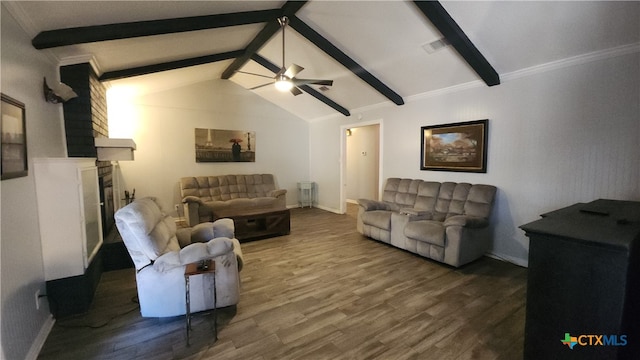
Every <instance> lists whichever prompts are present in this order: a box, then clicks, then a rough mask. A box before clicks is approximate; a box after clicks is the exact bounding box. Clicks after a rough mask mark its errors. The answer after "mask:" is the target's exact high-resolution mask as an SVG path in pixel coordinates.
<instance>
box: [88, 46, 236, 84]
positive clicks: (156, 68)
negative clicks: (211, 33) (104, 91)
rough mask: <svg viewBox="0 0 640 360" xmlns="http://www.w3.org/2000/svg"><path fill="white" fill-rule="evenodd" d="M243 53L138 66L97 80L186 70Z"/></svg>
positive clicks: (228, 53) (116, 71)
mask: <svg viewBox="0 0 640 360" xmlns="http://www.w3.org/2000/svg"><path fill="white" fill-rule="evenodd" d="M243 53H244V50H236V51H229V52H225V53H219V54H212V55H205V56H199V57H195V58H190V59H182V60H176V61H169V62H163V63H158V64H152V65H145V66H139V67H134V68H130V69H123V70H115V71H107V72H105V73H104V74H102V76H100V78H99V80H100V81H107V80H117V79H124V78H129V77H133V76H140V75H147V74H152V73H157V72H161V71H168V70H174V69H182V68H187V67H190V66H197V65H204V64H209V63H213V62H217V61H223V60H229V59H235V58H236V57H238V56H241V55H242V54H243Z"/></svg>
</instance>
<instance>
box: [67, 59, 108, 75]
mask: <svg viewBox="0 0 640 360" xmlns="http://www.w3.org/2000/svg"><path fill="white" fill-rule="evenodd" d="M84 63H89V65H91V67H92V68H93V71H94V72H95V73H96V75H98V77H100V75H102V71H101V70H100V65H99V64H98V60H97V59H96V58H95V56H93V55H92V54H85V55H77V56H68V57H65V58H62V59H59V60H58V65H59V66H67V65H76V64H84Z"/></svg>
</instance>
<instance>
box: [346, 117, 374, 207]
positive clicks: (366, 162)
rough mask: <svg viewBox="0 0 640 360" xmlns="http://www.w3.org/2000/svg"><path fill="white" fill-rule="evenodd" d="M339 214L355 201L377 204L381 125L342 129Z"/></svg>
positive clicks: (362, 125)
mask: <svg viewBox="0 0 640 360" xmlns="http://www.w3.org/2000/svg"><path fill="white" fill-rule="evenodd" d="M341 132H342V136H341V144H342V154H341V164H342V166H341V169H340V179H341V185H342V186H341V191H340V211H341V213H343V214H344V213H345V212H346V211H347V203H355V202H356V200H357V199H361V198H367V199H375V200H378V198H379V195H380V178H381V167H380V158H381V154H382V121H380V120H377V121H372V122H363V123H357V124H352V125H345V126H342V127H341Z"/></svg>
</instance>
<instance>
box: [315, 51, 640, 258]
mask: <svg viewBox="0 0 640 360" xmlns="http://www.w3.org/2000/svg"><path fill="white" fill-rule="evenodd" d="M592 58H599V59H600V60H595V61H587V60H588V59H592ZM639 63H640V57H639V54H638V53H637V52H635V53H632V54H626V55H619V56H613V57H609V58H604V59H602V58H600V57H589V58H586V57H585V59H584V60H582V61H581V59H576V61H575V64H574V65H572V66H567V67H558V66H549V67H547V68H545V67H542V68H539V69H537V70H536V71H531V72H522V73H519V74H510V75H509V76H503V83H502V84H501V85H498V86H495V87H490V88H489V87H486V86H484V85H483V86H477V87H475V86H470V87H468V88H467V89H466V90H460V91H451V92H441V93H438V94H425V95H424V96H422V97H415V98H411V99H406V100H407V101H406V104H405V105H403V106H394V105H385V106H380V107H377V108H371V109H368V110H362V111H361V114H362V121H370V120H372V119H383V124H384V126H383V129H384V130H383V149H384V153H383V157H382V160H381V163H382V173H383V183H384V179H386V178H388V177H406V178H420V179H425V180H434V181H455V182H462V181H464V182H470V183H486V184H493V185H496V186H497V187H498V189H499V192H498V195H497V200H496V205H495V211H494V224H495V231H494V245H493V250H492V252H493V253H494V254H495V255H497V256H500V257H504V258H506V259H508V260H511V261H513V262H516V263H519V264H526V263H527V257H528V239H527V238H526V237H525V235H524V233H523V231H521V230H520V229H519V228H518V226H520V225H522V224H525V223H528V222H530V221H533V220H536V219H538V218H539V215H540V214H542V213H544V212H547V211H550V210H553V209H556V208H561V207H564V206H568V205H571V204H573V203H576V202H588V201H592V200H595V199H598V198H610V199H627V200H640V181H639V179H640V160H638V159H639V158H638V154H640V141H638V139H640V120H639V114H640V104H639V102H640V100H639V99H640V73H639V70H640V67H639V66H638V64H639ZM545 70H546V71H545ZM352 113H354V115H357V114H358V112H356V111H354V112H352ZM352 117H355V116H352ZM479 119H489V141H488V171H487V173H486V174H475V173H456V172H440V171H421V170H420V166H419V164H420V141H419V139H420V136H419V134H420V127H421V126H425V125H435V124H443V123H453V122H460V121H471V120H479ZM353 121H354V120H353V119H351V118H346V117H342V116H339V117H335V118H331V119H322V120H318V121H315V122H313V123H311V124H310V132H311V133H312V134H314V136H313V137H312V138H311V140H310V146H311V150H310V151H311V159H312V163H313V164H314V166H313V167H312V168H311V170H310V173H311V178H312V179H314V181H317V182H318V185H319V188H320V191H319V193H318V195H319V196H318V201H319V205H320V206H321V207H324V208H327V209H333V210H334V211H336V212H338V211H339V210H338V209H340V204H339V192H338V190H339V170H340V167H339V163H338V161H337V160H338V159H337V158H338V155H339V154H338V153H337V151H338V149H339V142H340V135H341V131H340V126H343V125H345V124H351V123H353ZM323 190H324V191H323Z"/></svg>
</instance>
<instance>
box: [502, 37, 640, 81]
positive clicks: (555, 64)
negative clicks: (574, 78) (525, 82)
mask: <svg viewBox="0 0 640 360" xmlns="http://www.w3.org/2000/svg"><path fill="white" fill-rule="evenodd" d="M637 52H640V43H633V44H627V45H621V46H617V47H614V48H609V49H605V50H600V51H594V52H591V53H587V54H582V55H577V56H573V57H569V58H566V59H561V60H557V61H551V62H548V63H545V64H540V65H535V66H531V67H528V68H524V69H521V70H516V71H512V72H510V73H506V74H503V75H502V79H503V80H514V79H519V78H523V77H527V76H531V75H536V74H541V73H544V72H547V71H553V70H558V69H562V68H566V67H570V66H576V65H582V64H587V63H590V62H593V61H599V60H605V59H611V58H614V57H618V56H622V55H628V54H633V53H637Z"/></svg>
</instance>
